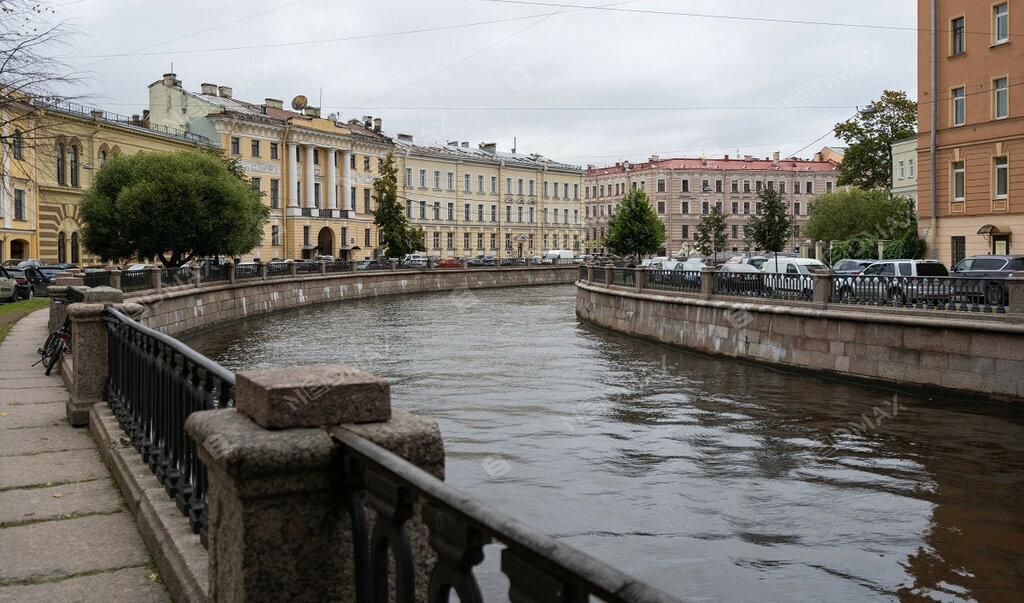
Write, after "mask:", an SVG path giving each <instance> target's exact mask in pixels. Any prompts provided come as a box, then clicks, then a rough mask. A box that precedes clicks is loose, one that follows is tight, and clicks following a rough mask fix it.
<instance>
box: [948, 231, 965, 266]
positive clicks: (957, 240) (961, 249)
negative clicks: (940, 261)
mask: <svg viewBox="0 0 1024 603" xmlns="http://www.w3.org/2000/svg"><path fill="white" fill-rule="evenodd" d="M950 243H951V245H950V247H952V249H953V263H952V264H950V266H956V265H957V264H959V263H960V261H961V260H963V259H964V258H965V257H967V237H953V238H952V241H950Z"/></svg>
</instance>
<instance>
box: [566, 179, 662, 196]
mask: <svg viewBox="0 0 1024 603" xmlns="http://www.w3.org/2000/svg"><path fill="white" fill-rule="evenodd" d="M646 184H647V181H646V180H641V181H640V190H642V191H644V190H647V187H646V186H645V185H646ZM633 190H636V182H634V183H633ZM565 198H566V199H568V198H569V183H568V182H567V183H566V184H565Z"/></svg>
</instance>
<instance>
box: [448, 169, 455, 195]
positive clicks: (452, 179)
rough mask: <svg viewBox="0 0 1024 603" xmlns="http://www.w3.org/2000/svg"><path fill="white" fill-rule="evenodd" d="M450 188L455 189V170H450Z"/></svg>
mask: <svg viewBox="0 0 1024 603" xmlns="http://www.w3.org/2000/svg"><path fill="white" fill-rule="evenodd" d="M448 190H450V191H453V190H455V172H448Z"/></svg>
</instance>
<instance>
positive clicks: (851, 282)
mask: <svg viewBox="0 0 1024 603" xmlns="http://www.w3.org/2000/svg"><path fill="white" fill-rule="evenodd" d="M836 288H837V291H836V293H837V294H838V296H839V299H840V300H841V301H844V302H869V303H879V302H882V303H886V302H888V303H890V304H892V305H895V306H902V305H904V304H908V303H909V304H920V303H924V304H929V305H932V304H934V305H943V304H945V303H947V302H948V301H949V270H947V269H946V267H945V266H944V265H943V264H942V263H941V262H938V261H936V260H910V259H906V260H881V261H878V262H875V263H873V264H871V265H870V266H868V267H867V268H865V269H864V270H863V271H862V272H861V273H860V274H859V275H855V276H848V277H846V278H843V279H841V280H838V281H837V283H836Z"/></svg>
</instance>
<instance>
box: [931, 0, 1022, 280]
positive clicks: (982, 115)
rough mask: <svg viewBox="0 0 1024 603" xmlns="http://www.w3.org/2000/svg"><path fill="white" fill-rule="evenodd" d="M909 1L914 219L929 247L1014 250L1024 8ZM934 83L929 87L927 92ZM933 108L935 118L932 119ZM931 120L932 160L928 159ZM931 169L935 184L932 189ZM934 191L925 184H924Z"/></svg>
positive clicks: (946, 254)
mask: <svg viewBox="0 0 1024 603" xmlns="http://www.w3.org/2000/svg"><path fill="white" fill-rule="evenodd" d="M934 4H935V10H936V14H935V20H936V23H937V26H936V36H937V43H936V48H937V51H936V56H935V72H936V77H935V80H934V82H933V81H932V76H931V71H932V37H931V36H932V31H931V30H932V26H931V23H932V14H931V7H932V2H931V0H918V32H919V33H918V90H919V91H920V92H919V94H920V100H919V103H918V116H917V123H918V138H917V152H918V167H919V169H918V195H919V200H920V203H919V204H918V216H919V224H920V229H921V234H922V236H923V237H924V238H925V240H926V241H928V244H929V248H930V253H932V254H933V255H934V257H937V258H938V259H939V260H941V261H943V262H944V263H947V264H950V265H952V264H954V263H956V262H957V261H959V259H960V258H963V257H964V256H966V255H972V254H984V253H1012V252H1014V251H1016V252H1018V253H1020V252H1021V251H1024V249H1022V248H1021V247H1020V246H1019V245H1015V244H1014V240H1013V238H1014V235H1015V233H1016V235H1017V236H1020V235H1021V233H1024V94H1021V93H1020V92H1019V91H1018V90H1017V84H1019V83H1020V82H1021V75H1022V70H1024V46H1022V45H1021V44H1020V42H1021V41H1022V40H1018V43H1017V44H1012V43H1011V40H1012V39H1013V36H1014V35H1018V36H1019V35H1020V34H1021V33H1024V6H1021V5H1020V4H1019V3H1015V2H1007V1H1004V2H998V1H996V2H974V1H968V0H937V1H936V2H935V3H934ZM933 84H934V92H933ZM933 107H934V109H935V113H936V119H935V120H934V123H933V120H932V110H933ZM933 126H934V136H935V140H934V145H935V160H934V165H933V164H932V161H931V144H932V139H931V136H932V130H933ZM933 175H934V180H935V186H934V187H933V186H932V177H933ZM933 189H934V190H933Z"/></svg>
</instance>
